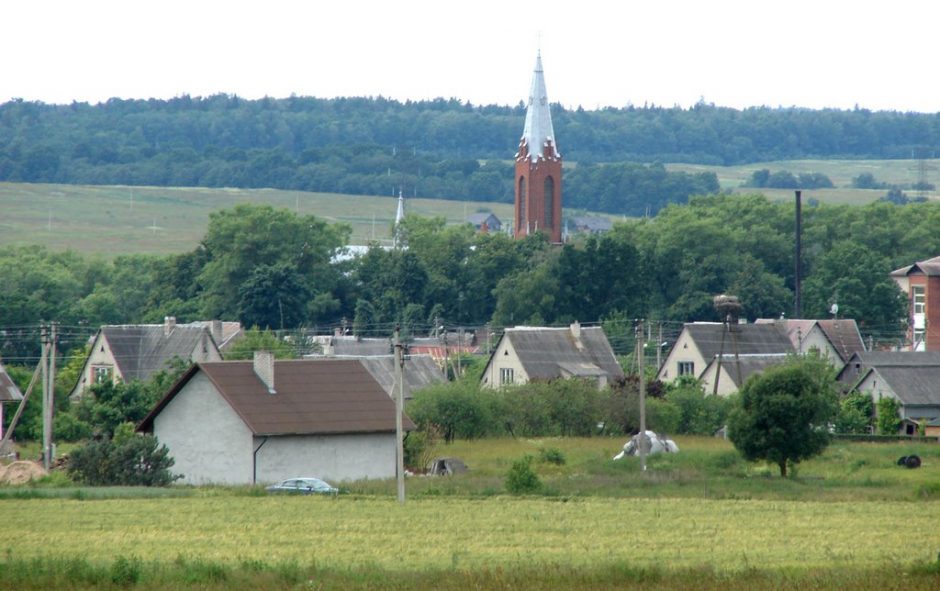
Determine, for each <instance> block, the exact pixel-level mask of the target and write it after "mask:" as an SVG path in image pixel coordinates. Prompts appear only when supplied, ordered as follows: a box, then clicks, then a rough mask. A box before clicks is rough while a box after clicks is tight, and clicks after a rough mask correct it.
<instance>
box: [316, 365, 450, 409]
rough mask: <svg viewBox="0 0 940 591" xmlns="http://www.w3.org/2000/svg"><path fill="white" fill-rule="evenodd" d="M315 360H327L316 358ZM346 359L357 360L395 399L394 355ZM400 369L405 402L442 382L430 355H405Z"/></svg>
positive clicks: (437, 368)
mask: <svg viewBox="0 0 940 591" xmlns="http://www.w3.org/2000/svg"><path fill="white" fill-rule="evenodd" d="M310 358H311V359H312V358H313V357H310ZM317 359H327V358H324V357H318V358H317ZM347 359H357V360H358V361H359V362H360V363H362V365H363V366H364V367H365V368H366V369H367V370H368V371H369V373H370V374H372V377H373V378H375V381H377V382H378V383H379V385H380V386H382V389H383V390H385V391H386V392H387V393H388V395H389V396H391V397H392V398H394V397H395V395H396V394H397V392H396V391H395V356H394V355H382V356H374V357H349V358H347ZM402 369H403V371H402V377H403V378H404V382H405V383H404V390H405V392H404V394H405V400H409V399H411V397H412V394H413V393H414V392H416V391H417V390H420V389H422V388H426V387H428V386H430V385H432V384H440V383H442V382H444V374H443V373H442V372H441V368H440V367H438V365H437V363H435V362H434V359H433V358H432V357H431V356H430V355H407V356H406V357H405V367H404V368H402Z"/></svg>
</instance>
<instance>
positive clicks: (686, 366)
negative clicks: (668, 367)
mask: <svg viewBox="0 0 940 591" xmlns="http://www.w3.org/2000/svg"><path fill="white" fill-rule="evenodd" d="M678 366H679V367H678V372H677V373H678V375H680V376H692V377H695V363H694V362H692V361H680V362H679V363H678Z"/></svg>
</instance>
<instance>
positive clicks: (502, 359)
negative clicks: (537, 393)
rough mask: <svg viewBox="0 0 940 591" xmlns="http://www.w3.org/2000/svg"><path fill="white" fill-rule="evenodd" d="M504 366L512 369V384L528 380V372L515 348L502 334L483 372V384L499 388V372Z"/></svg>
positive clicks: (523, 382)
mask: <svg viewBox="0 0 940 591" xmlns="http://www.w3.org/2000/svg"><path fill="white" fill-rule="evenodd" d="M504 368H506V369H512V371H513V384H525V383H526V382H528V381H529V374H527V373H526V371H525V368H524V367H523V366H522V362H521V361H519V356H518V355H517V354H516V350H515V348H514V347H513V346H512V343H511V342H510V341H509V339H508V338H507V337H506V336H503V338H501V339H500V340H499V343H497V345H496V351H495V352H494V353H493V357H492V358H490V362H489V365H487V366H486V369H485V370H484V372H483V385H484V386H486V387H488V388H499V387H501V386H502V385H503V384H501V383H500V379H499V378H500V372H501V370H503V369H504Z"/></svg>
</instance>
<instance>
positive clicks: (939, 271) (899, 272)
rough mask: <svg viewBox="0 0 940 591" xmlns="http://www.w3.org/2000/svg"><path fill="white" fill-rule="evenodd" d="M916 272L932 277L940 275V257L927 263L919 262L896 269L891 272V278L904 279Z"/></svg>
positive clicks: (928, 260)
mask: <svg viewBox="0 0 940 591" xmlns="http://www.w3.org/2000/svg"><path fill="white" fill-rule="evenodd" d="M915 271H916V272H920V273H923V274H924V275H927V276H931V277H935V276H937V275H940V256H938V257H933V258H932V259H927V260H926V261H918V262H916V263H914V264H913V265H908V266H906V267H901V268H900V269H895V270H894V271H891V276H892V277H904V276H907V275H909V274H911V273H912V272H915Z"/></svg>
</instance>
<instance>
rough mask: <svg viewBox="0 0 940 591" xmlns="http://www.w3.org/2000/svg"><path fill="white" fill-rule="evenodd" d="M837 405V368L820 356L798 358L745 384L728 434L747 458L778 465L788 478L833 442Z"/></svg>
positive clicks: (731, 418) (733, 412)
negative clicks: (831, 429)
mask: <svg viewBox="0 0 940 591" xmlns="http://www.w3.org/2000/svg"><path fill="white" fill-rule="evenodd" d="M837 410H838V405H837V395H836V391H835V382H834V380H833V370H832V368H831V367H830V366H829V365H828V364H827V363H826V361H824V360H821V359H819V358H818V357H814V356H809V357H801V358H794V359H792V360H790V361H789V362H787V363H786V364H784V365H781V366H779V367H773V368H770V369H768V370H767V371H765V372H764V373H763V374H762V375H759V376H756V377H753V378H751V379H749V380H748V381H747V382H746V383H745V384H744V387H743V388H742V389H741V392H740V395H739V398H738V400H737V401H736V404H735V405H734V407H733V408H732V410H731V414H730V416H729V420H728V428H729V433H728V436H729V437H730V439H731V442H732V443H734V446H735V448H737V450H738V451H739V452H741V454H742V455H743V456H744V457H745V458H746V459H748V460H751V461H755V460H766V461H768V462H771V463H773V464H776V465H777V466H778V467H779V468H780V475H781V476H783V477H786V476H787V469H788V466H791V465H793V464H797V463H799V462H800V461H802V460H805V459H808V458H811V457H813V456H816V455H818V454H820V453H822V451H823V450H824V449H825V448H826V446H828V445H829V440H830V435H829V422H830V421H831V420H832V419H833V418H834V417H835V416H836V413H837Z"/></svg>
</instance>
